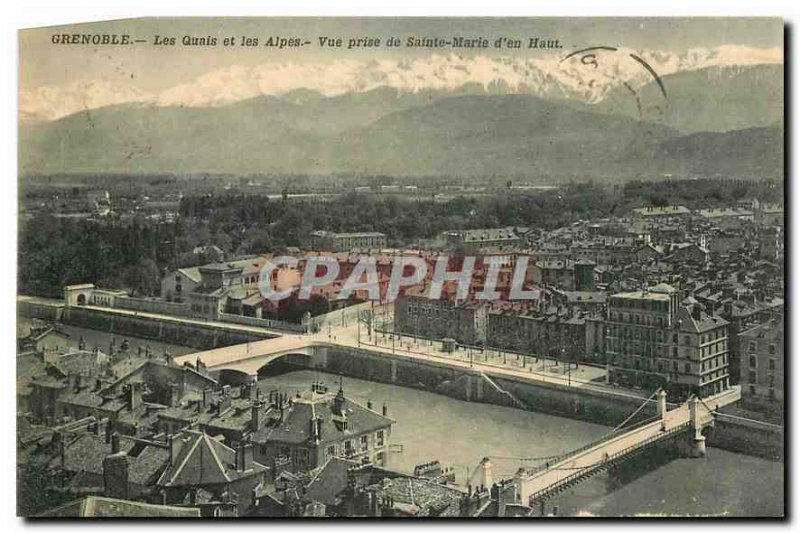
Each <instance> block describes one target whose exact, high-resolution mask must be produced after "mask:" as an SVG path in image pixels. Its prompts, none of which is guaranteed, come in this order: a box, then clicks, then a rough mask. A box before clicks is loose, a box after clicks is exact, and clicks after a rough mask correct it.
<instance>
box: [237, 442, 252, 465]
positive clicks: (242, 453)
mask: <svg viewBox="0 0 800 533" xmlns="http://www.w3.org/2000/svg"><path fill="white" fill-rule="evenodd" d="M252 469H253V445H252V444H250V443H249V442H247V443H244V442H240V443H239V446H237V448H236V471H237V472H247V471H248V470H252Z"/></svg>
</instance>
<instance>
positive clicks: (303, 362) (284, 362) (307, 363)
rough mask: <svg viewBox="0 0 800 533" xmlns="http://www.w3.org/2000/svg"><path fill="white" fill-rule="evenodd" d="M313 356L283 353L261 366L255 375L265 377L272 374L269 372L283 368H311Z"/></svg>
mask: <svg viewBox="0 0 800 533" xmlns="http://www.w3.org/2000/svg"><path fill="white" fill-rule="evenodd" d="M312 361H313V356H312V355H311V354H310V353H303V352H298V353H285V354H280V355H278V356H277V357H273V358H271V359H269V360H268V361H266V362H265V363H264V364H263V365H261V366H260V367H259V368H258V370H257V371H256V374H257V375H258V377H265V376H269V375H271V374H273V373H274V372H271V370H276V369H277V370H280V369H282V368H285V367H295V368H311V366H312V365H311V363H312Z"/></svg>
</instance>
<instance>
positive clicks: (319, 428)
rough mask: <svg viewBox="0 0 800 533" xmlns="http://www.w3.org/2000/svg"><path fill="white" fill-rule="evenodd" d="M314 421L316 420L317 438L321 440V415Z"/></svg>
mask: <svg viewBox="0 0 800 533" xmlns="http://www.w3.org/2000/svg"><path fill="white" fill-rule="evenodd" d="M316 422H317V435H318V437H319V439H320V440H322V417H321V416H318V417H317V420H316Z"/></svg>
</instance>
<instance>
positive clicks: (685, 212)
mask: <svg viewBox="0 0 800 533" xmlns="http://www.w3.org/2000/svg"><path fill="white" fill-rule="evenodd" d="M633 212H634V214H635V215H636V216H637V217H639V218H643V219H661V218H669V217H686V216H689V215H690V214H691V213H692V212H691V211H690V210H689V208H687V207H684V206H682V205H664V206H652V205H651V206H647V207H639V208H636V209H634V210H633Z"/></svg>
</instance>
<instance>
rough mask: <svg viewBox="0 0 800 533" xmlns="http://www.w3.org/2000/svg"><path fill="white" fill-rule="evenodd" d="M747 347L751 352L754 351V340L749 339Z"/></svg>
mask: <svg viewBox="0 0 800 533" xmlns="http://www.w3.org/2000/svg"><path fill="white" fill-rule="evenodd" d="M748 349H749V350H750V351H751V352H755V351H756V341H750V345H749V347H748Z"/></svg>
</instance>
